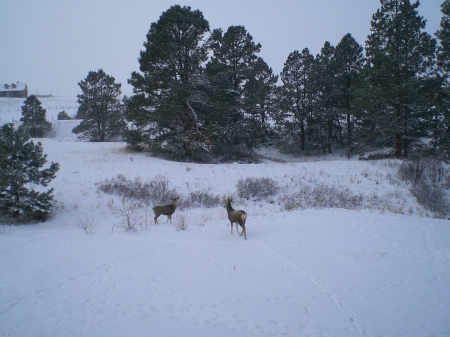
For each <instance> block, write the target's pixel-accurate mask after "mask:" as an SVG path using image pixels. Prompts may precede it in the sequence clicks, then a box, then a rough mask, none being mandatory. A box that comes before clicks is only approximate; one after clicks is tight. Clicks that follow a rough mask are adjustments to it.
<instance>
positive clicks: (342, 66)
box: [335, 34, 364, 153]
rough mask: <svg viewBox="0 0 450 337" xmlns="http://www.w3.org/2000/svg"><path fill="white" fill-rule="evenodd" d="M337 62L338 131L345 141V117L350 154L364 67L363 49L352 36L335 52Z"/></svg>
mask: <svg viewBox="0 0 450 337" xmlns="http://www.w3.org/2000/svg"><path fill="white" fill-rule="evenodd" d="M335 60H336V87H337V90H338V102H337V108H338V114H339V117H338V120H337V122H338V124H339V125H338V129H339V132H340V139H341V141H343V136H342V133H341V130H342V126H341V125H340V123H341V119H342V117H341V116H344V118H343V119H344V120H345V124H346V131H347V132H346V137H345V140H346V143H347V145H348V146H349V153H350V152H351V150H352V148H353V146H354V144H353V143H354V139H353V129H354V120H355V114H357V112H356V108H355V104H354V101H355V96H356V92H357V90H358V88H359V87H360V85H361V82H362V69H363V65H364V56H363V47H362V46H360V45H359V44H358V43H357V42H356V40H355V39H354V38H353V37H352V35H351V34H346V35H345V36H344V37H343V38H342V39H341V41H340V42H339V44H338V45H337V46H336V50H335Z"/></svg>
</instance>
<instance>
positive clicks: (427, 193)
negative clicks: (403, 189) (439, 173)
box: [411, 182, 449, 215]
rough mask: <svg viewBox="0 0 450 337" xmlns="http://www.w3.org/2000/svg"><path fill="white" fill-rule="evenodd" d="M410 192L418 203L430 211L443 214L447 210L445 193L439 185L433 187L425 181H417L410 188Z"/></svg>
mask: <svg viewBox="0 0 450 337" xmlns="http://www.w3.org/2000/svg"><path fill="white" fill-rule="evenodd" d="M411 193H412V194H413V195H414V196H415V197H416V199H417V202H418V203H419V204H421V205H422V206H424V207H425V208H426V209H429V210H430V211H432V212H436V213H438V214H440V215H445V214H446V213H447V212H448V211H449V205H448V203H447V200H446V196H445V193H444V191H443V190H442V189H441V188H439V187H433V186H431V185H430V184H429V183H427V182H419V183H417V184H414V186H413V187H412V188H411Z"/></svg>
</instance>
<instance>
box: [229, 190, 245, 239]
mask: <svg viewBox="0 0 450 337" xmlns="http://www.w3.org/2000/svg"><path fill="white" fill-rule="evenodd" d="M232 201H233V199H231V198H228V199H227V201H226V202H225V208H226V209H227V213H228V219H229V220H230V223H231V234H233V223H234V222H235V223H236V231H237V232H238V234H239V235H241V236H242V233H244V237H245V240H247V231H246V230H245V220H246V219H247V213H246V212H245V211H243V210H239V211H236V210H235V209H233V207H231V202H232ZM238 224H239V225H240V226H241V227H242V232H241V233H239V228H238Z"/></svg>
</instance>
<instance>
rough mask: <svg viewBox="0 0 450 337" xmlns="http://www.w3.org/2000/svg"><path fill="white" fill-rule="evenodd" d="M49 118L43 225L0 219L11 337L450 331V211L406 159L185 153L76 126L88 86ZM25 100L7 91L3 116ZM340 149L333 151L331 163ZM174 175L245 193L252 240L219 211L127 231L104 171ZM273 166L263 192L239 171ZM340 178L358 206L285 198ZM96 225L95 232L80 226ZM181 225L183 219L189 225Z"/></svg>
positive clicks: (181, 188)
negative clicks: (82, 136)
mask: <svg viewBox="0 0 450 337" xmlns="http://www.w3.org/2000/svg"><path fill="white" fill-rule="evenodd" d="M39 99H40V100H41V102H42V106H43V107H44V108H45V109H47V119H48V120H49V121H51V122H52V123H53V129H54V134H53V135H52V137H51V138H45V139H39V141H41V142H42V144H43V147H44V153H46V154H47V155H48V160H49V162H51V161H54V162H58V163H59V164H60V165H61V169H60V171H59V172H58V174H57V178H56V179H55V180H54V181H53V182H52V183H51V187H53V188H54V190H55V191H54V196H55V199H56V200H57V203H56V207H55V209H54V217H53V218H51V219H49V220H48V221H47V222H45V223H38V224H34V225H22V226H6V225H0V336H14V337H16V336H17V337H19V336H20V337H22V336H45V337H48V336H117V337H119V336H186V337H203V336H205V337H206V336H208V337H210V336H218V337H222V336H223V337H230V336H238V337H246V336H296V337H297V336H330V337H336V336H342V337H351V336H382V337H388V336H411V337H416V336H450V291H449V287H450V222H449V221H448V220H440V219H433V218H432V217H431V214H429V213H428V212H427V211H426V210H425V209H424V208H423V207H422V206H420V205H419V204H417V202H416V201H415V199H414V197H413V196H411V194H410V193H409V191H408V186H407V184H406V183H404V182H403V181H400V180H399V179H398V177H397V173H396V172H397V170H398V166H399V162H398V161H396V160H389V161H358V160H356V159H352V160H347V159H345V158H344V157H339V156H336V157H332V158H330V157H329V158H327V159H328V160H314V158H311V157H310V158H306V159H302V160H299V159H297V160H294V159H293V158H289V157H287V156H281V155H279V154H277V153H276V152H273V151H268V150H267V151H263V152H262V154H264V155H265V158H266V159H265V160H264V161H263V162H262V163H261V164H238V163H233V164H223V165H207V164H192V163H177V162H170V161H165V160H162V159H160V158H154V157H150V156H149V155H148V154H146V153H130V152H128V151H126V149H125V144H124V143H87V142H80V141H77V139H76V136H75V135H74V134H73V133H71V130H72V128H73V127H74V126H75V125H77V123H78V121H73V120H72V121H58V120H57V118H56V116H57V114H58V112H60V111H62V110H65V111H66V112H67V113H68V114H69V115H71V116H74V115H75V113H76V109H77V104H76V98H59V97H58V98H39ZM22 104H23V99H6V98H0V124H3V123H8V122H12V121H18V120H19V119H20V118H21V109H20V107H21V105H22ZM330 159H332V160H330ZM118 174H123V175H124V176H126V177H127V178H128V179H132V180H133V179H135V178H138V177H139V178H140V179H141V180H142V181H149V180H151V179H153V178H155V177H156V176H158V175H162V176H164V177H166V178H167V179H168V181H169V182H170V188H173V189H175V190H176V191H177V192H178V193H179V194H180V195H181V196H182V197H183V196H187V195H188V194H189V193H190V192H193V191H209V192H210V193H213V194H217V195H233V196H234V200H235V201H234V203H233V206H234V207H235V208H237V209H245V210H246V211H247V213H248V219H247V225H246V227H247V238H248V240H247V241H245V240H244V238H243V237H241V236H239V235H238V234H237V233H236V230H234V234H230V227H229V226H227V225H228V224H229V221H228V219H227V215H226V211H225V209H224V208H223V207H213V208H186V209H183V210H177V212H176V213H175V214H174V216H173V223H172V224H170V223H166V219H165V216H161V217H160V219H159V220H160V224H158V225H153V224H152V223H151V221H148V224H147V226H144V225H142V226H140V227H138V228H137V230H136V231H126V230H125V229H124V228H123V226H122V225H121V224H122V220H121V218H120V217H118V216H117V212H113V210H114V209H116V210H117V207H119V206H118V205H120V200H119V198H118V197H117V196H113V195H109V194H105V193H103V192H101V191H100V190H99V189H98V183H101V182H103V181H104V180H105V179H111V178H115V177H117V175H118ZM247 177H262V178H272V179H274V180H275V181H276V182H277V183H278V185H279V186H280V190H279V191H278V193H277V194H276V195H275V196H273V197H271V198H270V199H267V200H251V199H250V200H245V199H241V198H238V197H237V195H236V193H237V192H236V191H237V188H236V183H237V182H238V180H239V179H244V178H247ZM315 186H328V187H333V188H334V189H335V190H345V191H347V193H350V194H353V195H358V196H360V197H361V198H362V200H363V204H362V206H361V207H356V208H355V209H353V210H348V209H340V208H323V207H321V204H320V202H317V204H316V206H315V207H310V208H306V209H294V210H290V211H289V210H287V209H288V208H289V207H287V206H288V205H287V204H286V200H287V199H289V198H286V196H292V195H296V193H297V194H298V192H299V191H303V192H304V191H310V190H312V189H313V188H314V187H315ZM90 222H91V223H93V224H94V225H95V227H94V228H93V229H92V233H89V234H86V233H85V232H84V231H83V230H82V229H81V228H80V225H82V224H86V223H90ZM180 223H183V224H184V225H185V226H186V227H187V228H186V230H179V225H180Z"/></svg>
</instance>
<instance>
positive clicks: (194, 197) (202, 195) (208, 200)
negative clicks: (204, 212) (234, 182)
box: [180, 189, 223, 209]
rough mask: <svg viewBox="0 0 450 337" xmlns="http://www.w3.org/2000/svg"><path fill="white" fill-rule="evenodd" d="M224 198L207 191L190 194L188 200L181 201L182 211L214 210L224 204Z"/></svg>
mask: <svg viewBox="0 0 450 337" xmlns="http://www.w3.org/2000/svg"><path fill="white" fill-rule="evenodd" d="M222 199H223V196H220V195H218V194H212V193H210V192H208V191H207V190H205V189H204V190H198V191H193V192H189V195H188V196H187V197H186V198H183V199H182V200H181V201H180V209H186V208H194V207H205V208H212V207H216V206H219V205H221V204H222Z"/></svg>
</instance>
